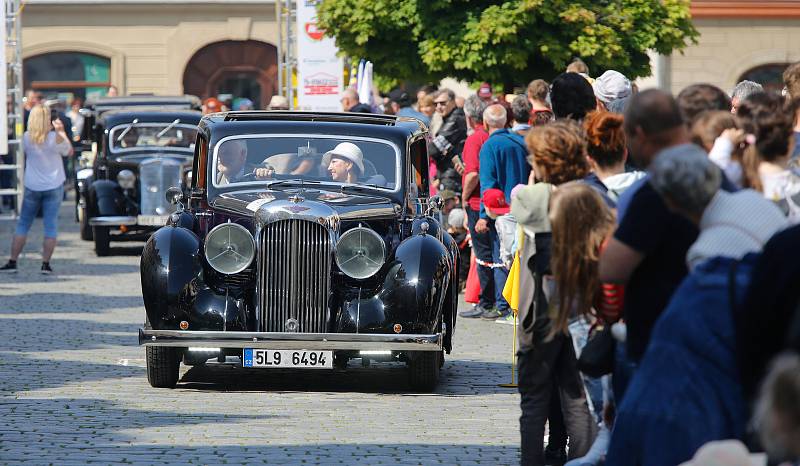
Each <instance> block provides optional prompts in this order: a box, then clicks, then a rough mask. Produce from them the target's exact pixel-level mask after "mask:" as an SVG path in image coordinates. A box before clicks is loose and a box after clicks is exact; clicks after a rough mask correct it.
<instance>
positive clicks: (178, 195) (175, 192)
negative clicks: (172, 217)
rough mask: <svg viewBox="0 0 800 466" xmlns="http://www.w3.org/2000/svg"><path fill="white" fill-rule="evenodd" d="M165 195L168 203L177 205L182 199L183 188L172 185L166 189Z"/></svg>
mask: <svg viewBox="0 0 800 466" xmlns="http://www.w3.org/2000/svg"><path fill="white" fill-rule="evenodd" d="M165 197H166V198H167V202H169V203H170V204H172V205H178V204H180V203H181V201H182V200H183V190H182V189H181V188H178V187H176V186H173V187H171V188H169V189H167V193H166V195H165Z"/></svg>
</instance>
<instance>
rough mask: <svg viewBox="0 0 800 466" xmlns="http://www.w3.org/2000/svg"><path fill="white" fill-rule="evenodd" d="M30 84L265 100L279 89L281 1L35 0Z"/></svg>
mask: <svg viewBox="0 0 800 466" xmlns="http://www.w3.org/2000/svg"><path fill="white" fill-rule="evenodd" d="M22 24H23V30H22V34H23V37H22V43H23V63H24V80H25V87H26V89H37V90H41V91H43V92H44V93H45V94H49V95H53V94H58V95H60V96H62V97H65V98H67V99H69V98H70V96H77V97H84V98H85V97H91V96H97V95H103V94H104V93H105V91H106V90H107V89H108V87H109V86H111V85H113V86H115V87H116V88H117V89H118V90H119V92H120V93H121V94H135V93H153V94H162V95H163V94H183V93H186V94H194V95H197V96H200V97H208V96H217V95H220V94H223V95H224V94H229V95H233V96H236V97H247V98H250V99H251V100H253V102H255V103H256V105H257V106H260V107H263V106H265V105H266V103H267V102H268V101H269V98H270V97H271V96H272V95H273V94H274V93H276V92H277V88H278V83H277V73H278V66H277V43H278V28H277V23H276V15H275V4H274V1H263V0H262V1H253V0H235V1H232V0H214V1H211V0H192V1H186V0H177V1H176V0H159V1H154V0H133V1H132V0H116V1H113V2H111V1H99V0H28V1H27V3H26V6H25V9H24V10H23V13H22Z"/></svg>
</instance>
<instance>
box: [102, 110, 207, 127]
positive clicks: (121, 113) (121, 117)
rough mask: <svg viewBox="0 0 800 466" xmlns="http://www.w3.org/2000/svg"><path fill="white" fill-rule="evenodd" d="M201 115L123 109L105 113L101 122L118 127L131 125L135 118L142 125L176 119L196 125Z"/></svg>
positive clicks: (190, 111)
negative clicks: (126, 124)
mask: <svg viewBox="0 0 800 466" xmlns="http://www.w3.org/2000/svg"><path fill="white" fill-rule="evenodd" d="M201 116H202V115H201V113H200V112H198V111H195V110H172V109H160V108H122V109H117V110H111V111H108V112H104V113H103V115H102V116H101V117H100V122H101V123H102V124H103V125H105V126H116V125H121V124H125V123H130V122H131V121H133V120H134V119H135V118H136V119H138V120H139V122H140V123H147V122H153V123H166V122H169V123H171V122H172V121H174V120H175V119H176V118H178V119H180V120H181V123H188V124H191V125H196V124H197V123H199V122H200V117H201Z"/></svg>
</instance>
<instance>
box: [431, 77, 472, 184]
mask: <svg viewBox="0 0 800 466" xmlns="http://www.w3.org/2000/svg"><path fill="white" fill-rule="evenodd" d="M433 102H434V104H435V105H436V111H437V112H438V113H439V114H440V115H441V116H442V126H441V127H440V128H439V132H437V133H436V136H434V137H433V139H432V140H431V141H429V142H428V156H430V157H431V159H433V161H434V162H435V163H436V171H437V175H436V177H437V178H438V179H439V190H443V189H449V190H451V191H453V192H456V193H460V192H461V174H462V173H464V165H463V163H462V162H461V152H462V151H463V149H464V141H466V139H467V119H466V116H465V115H464V110H462V109H460V108H458V107H456V95H455V93H454V92H453V91H451V90H450V89H441V90H439V92H438V93H437V94H436V97H435V98H434V99H433Z"/></svg>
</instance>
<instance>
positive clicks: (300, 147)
mask: <svg viewBox="0 0 800 466" xmlns="http://www.w3.org/2000/svg"><path fill="white" fill-rule="evenodd" d="M211 166H212V167H213V170H212V180H213V183H214V186H215V187H218V188H219V187H226V186H230V185H265V184H271V183H275V182H278V181H280V182H281V184H293V183H300V182H303V181H308V182H316V183H331V184H341V185H361V186H365V187H371V188H376V189H385V190H390V191H394V190H396V189H397V185H398V172H399V168H398V167H399V166H400V151H399V150H398V148H397V146H395V145H394V144H393V143H391V142H388V141H385V140H379V139H373V138H362V137H355V136H332V135H310V136H297V135H264V136H242V137H234V138H230V139H225V140H223V141H222V142H221V143H219V144H217V146H216V148H215V150H214V159H213V161H212V164H211Z"/></svg>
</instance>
